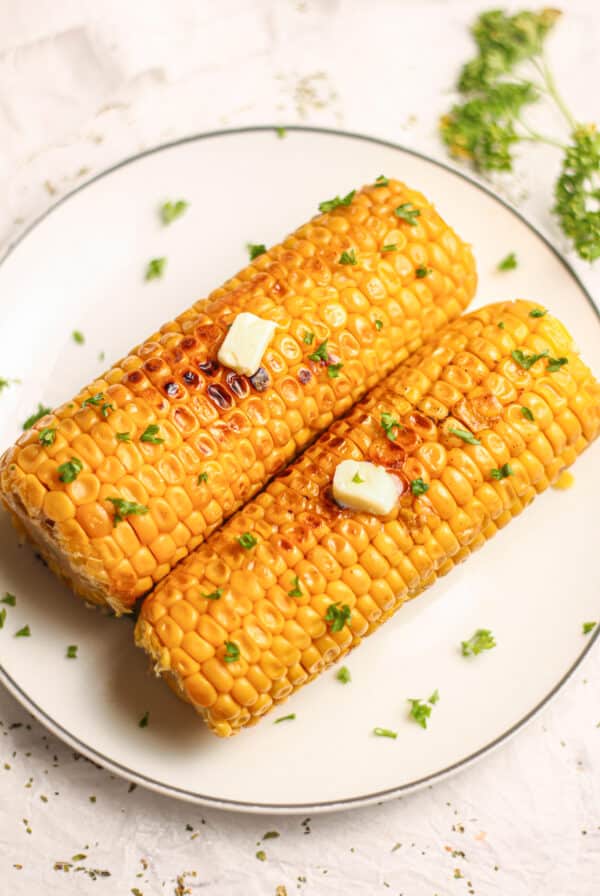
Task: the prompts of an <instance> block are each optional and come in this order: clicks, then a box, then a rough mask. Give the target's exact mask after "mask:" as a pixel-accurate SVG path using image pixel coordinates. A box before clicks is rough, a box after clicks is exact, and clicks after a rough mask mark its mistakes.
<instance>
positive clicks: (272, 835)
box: [262, 831, 279, 840]
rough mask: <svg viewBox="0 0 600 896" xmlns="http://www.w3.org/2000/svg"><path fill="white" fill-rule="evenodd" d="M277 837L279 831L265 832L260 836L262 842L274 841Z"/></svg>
mask: <svg viewBox="0 0 600 896" xmlns="http://www.w3.org/2000/svg"><path fill="white" fill-rule="evenodd" d="M277 837H279V831H267V832H266V834H263V835H262V839H263V840H275V839H276V838H277Z"/></svg>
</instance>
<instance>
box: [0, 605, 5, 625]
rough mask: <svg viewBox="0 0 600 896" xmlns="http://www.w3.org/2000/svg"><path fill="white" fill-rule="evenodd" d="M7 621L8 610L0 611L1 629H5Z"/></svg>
mask: <svg viewBox="0 0 600 896" xmlns="http://www.w3.org/2000/svg"><path fill="white" fill-rule="evenodd" d="M5 621H6V610H5V609H4V607H2V609H0V628H4V623H5Z"/></svg>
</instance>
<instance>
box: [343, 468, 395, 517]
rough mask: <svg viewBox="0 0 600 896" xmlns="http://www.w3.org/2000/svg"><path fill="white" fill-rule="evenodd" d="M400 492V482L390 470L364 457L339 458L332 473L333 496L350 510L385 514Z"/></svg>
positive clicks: (392, 506) (390, 508)
mask: <svg viewBox="0 0 600 896" xmlns="http://www.w3.org/2000/svg"><path fill="white" fill-rule="evenodd" d="M399 495H400V483H399V482H398V480H397V479H396V477H395V476H393V475H392V474H391V473H388V472H387V470H384V468H383V467H378V466H377V465H376V464H372V463H369V462H368V461H356V460H343V461H342V462H341V463H339V464H338V465H337V467H336V468H335V473H334V475H333V497H334V498H335V500H336V501H337V502H338V504H341V505H342V506H344V507H349V508H350V510H364V511H365V512H366V513H375V514H377V515H386V514H388V513H390V511H391V510H392V509H393V508H394V505H395V504H396V502H397V500H398V498H399Z"/></svg>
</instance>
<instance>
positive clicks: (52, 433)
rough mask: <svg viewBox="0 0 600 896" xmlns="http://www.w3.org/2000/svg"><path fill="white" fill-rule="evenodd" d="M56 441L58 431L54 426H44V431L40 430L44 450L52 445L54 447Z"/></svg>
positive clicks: (40, 439)
mask: <svg viewBox="0 0 600 896" xmlns="http://www.w3.org/2000/svg"><path fill="white" fill-rule="evenodd" d="M55 440H56V429H55V428H54V427H53V426H44V428H43V429H40V435H39V443H40V445H43V446H44V448H49V447H50V445H54V442H55Z"/></svg>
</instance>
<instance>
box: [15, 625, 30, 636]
mask: <svg viewBox="0 0 600 896" xmlns="http://www.w3.org/2000/svg"><path fill="white" fill-rule="evenodd" d="M30 637H31V630H30V628H29V626H28V625H24V626H23V628H20V629H19V631H18V632H15V638H30Z"/></svg>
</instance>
